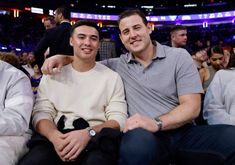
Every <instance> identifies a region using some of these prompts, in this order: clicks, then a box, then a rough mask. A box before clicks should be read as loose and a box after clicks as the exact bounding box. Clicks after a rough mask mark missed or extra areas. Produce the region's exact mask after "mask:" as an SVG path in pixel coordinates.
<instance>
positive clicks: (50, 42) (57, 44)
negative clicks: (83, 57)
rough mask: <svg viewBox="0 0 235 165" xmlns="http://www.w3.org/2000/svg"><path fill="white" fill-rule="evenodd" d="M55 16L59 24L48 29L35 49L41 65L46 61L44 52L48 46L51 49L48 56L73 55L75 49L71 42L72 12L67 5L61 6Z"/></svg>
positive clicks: (37, 59)
mask: <svg viewBox="0 0 235 165" xmlns="http://www.w3.org/2000/svg"><path fill="white" fill-rule="evenodd" d="M54 16H55V21H56V23H57V24H59V25H58V26H56V27H55V28H52V29H49V30H47V31H46V32H45V34H44V36H43V37H42V38H41V40H40V41H39V43H38V45H37V46H36V49H35V50H34V55H35V58H36V61H37V63H38V64H39V66H40V67H41V66H42V64H43V62H44V52H45V51H46V50H47V48H49V49H50V50H49V54H48V55H47V58H48V57H51V56H53V55H56V54H68V55H73V49H72V47H71V46H70V44H69V37H70V29H71V24H70V22H69V19H70V12H69V11H68V10H67V9H66V8H65V7H60V8H57V9H56V10H55V15H54Z"/></svg>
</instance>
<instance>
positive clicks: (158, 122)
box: [154, 117, 162, 131]
mask: <svg viewBox="0 0 235 165" xmlns="http://www.w3.org/2000/svg"><path fill="white" fill-rule="evenodd" d="M154 119H155V121H156V124H157V126H158V130H159V131H161V130H162V120H161V119H160V118H159V117H156V118H154Z"/></svg>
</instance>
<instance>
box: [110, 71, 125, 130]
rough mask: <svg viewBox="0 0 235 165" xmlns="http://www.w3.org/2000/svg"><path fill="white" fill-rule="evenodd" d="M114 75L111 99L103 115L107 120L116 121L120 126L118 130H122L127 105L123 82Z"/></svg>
mask: <svg viewBox="0 0 235 165" xmlns="http://www.w3.org/2000/svg"><path fill="white" fill-rule="evenodd" d="M116 75H117V76H116V80H115V83H114V88H113V90H112V92H111V99H110V101H109V104H108V106H107V107H106V109H105V114H106V117H107V119H108V120H115V121H117V122H118V123H119V125H120V130H123V128H124V124H125V121H126V119H127V105H126V101H125V94H124V87H123V82H122V80H121V77H120V76H119V75H118V74H116ZM113 81H114V80H113Z"/></svg>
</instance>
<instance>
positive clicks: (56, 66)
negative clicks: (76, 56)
mask: <svg viewBox="0 0 235 165" xmlns="http://www.w3.org/2000/svg"><path fill="white" fill-rule="evenodd" d="M72 61H73V59H72V56H66V55H55V56H52V57H50V58H47V59H46V60H45V61H44V63H43V65H42V68H41V71H42V73H43V74H56V73H58V72H60V71H61V68H62V67H63V65H66V64H69V63H71V62H72Z"/></svg>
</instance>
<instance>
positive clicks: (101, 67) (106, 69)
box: [96, 62, 117, 75]
mask: <svg viewBox="0 0 235 165" xmlns="http://www.w3.org/2000/svg"><path fill="white" fill-rule="evenodd" d="M96 68H97V69H98V70H100V71H102V72H103V73H107V74H111V75H116V74H117V72H115V71H114V70H112V69H110V68H109V67H108V66H106V65H104V64H102V63H98V62H97V63H96Z"/></svg>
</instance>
